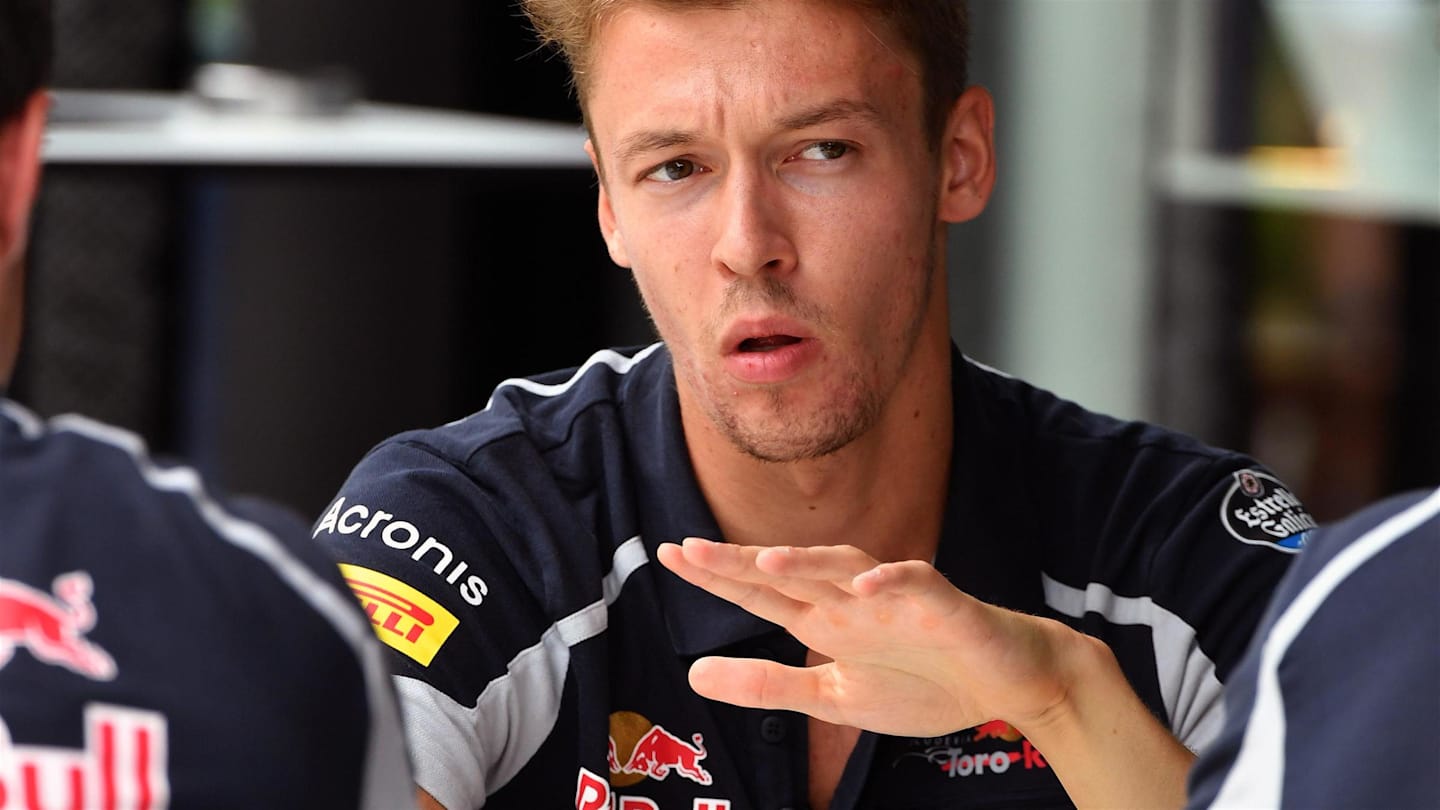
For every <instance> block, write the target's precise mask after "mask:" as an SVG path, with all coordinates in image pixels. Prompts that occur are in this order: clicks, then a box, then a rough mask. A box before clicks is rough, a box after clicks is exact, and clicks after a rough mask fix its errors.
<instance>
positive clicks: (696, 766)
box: [607, 711, 714, 787]
mask: <svg viewBox="0 0 1440 810" xmlns="http://www.w3.org/2000/svg"><path fill="white" fill-rule="evenodd" d="M705 757H706V751H705V738H704V737H703V736H702V735H700V734H692V735H690V741H689V742H686V741H685V740H683V739H681V738H680V737H677V736H676V735H674V734H671V733H670V732H669V731H667V730H666V729H665V728H664V727H663V726H660V725H657V724H654V723H651V722H650V721H649V720H648V719H646V718H645V716H644V715H640V714H636V713H635V712H623V711H622V712H614V713H612V714H611V715H610V749H609V751H608V753H607V758H608V759H609V762H610V784H612V785H614V786H616V787H627V786H629V785H633V784H635V783H637V782H640V781H641V780H643V779H645V778H646V777H649V778H651V779H654V780H657V781H664V780H665V779H666V778H667V777H669V776H670V774H672V773H674V774H676V775H678V776H680V777H682V778H685V779H689V780H690V781H692V782H695V783H696V784H700V785H709V784H711V783H712V782H714V779H712V778H711V776H710V772H709V771H707V770H705V767H704V766H703V765H701V764H700V760H702V759H704V758H705Z"/></svg>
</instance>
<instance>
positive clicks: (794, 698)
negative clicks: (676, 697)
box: [690, 657, 828, 719]
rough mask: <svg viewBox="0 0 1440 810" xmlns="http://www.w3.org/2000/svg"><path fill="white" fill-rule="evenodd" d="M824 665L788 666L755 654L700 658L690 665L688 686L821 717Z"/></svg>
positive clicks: (724, 698) (727, 699)
mask: <svg viewBox="0 0 1440 810" xmlns="http://www.w3.org/2000/svg"><path fill="white" fill-rule="evenodd" d="M823 668H824V667H823V666H822V667H787V666H785V665H784V664H777V663H775V662H774V661H766V660H763V659H758V658H719V657H708V658H701V659H700V660H698V661H696V662H695V663H694V664H692V665H691V666H690V687H691V688H692V689H694V690H695V692H696V693H697V694H699V695H700V696H702V697H707V698H710V699H711V700H718V701H721V702H722V703H732V704H734V705H736V706H748V707H750V708H753V709H780V710H785V711H795V712H801V713H803V714H809V715H814V716H816V717H821V719H824V717H823V715H825V714H828V712H827V711H825V707H823V706H821V705H820V703H821V701H820V699H819V696H820V672H819V670H821V669H823Z"/></svg>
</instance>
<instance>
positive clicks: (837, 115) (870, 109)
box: [780, 99, 885, 130]
mask: <svg viewBox="0 0 1440 810" xmlns="http://www.w3.org/2000/svg"><path fill="white" fill-rule="evenodd" d="M854 118H859V119H861V120H863V121H866V122H868V123H871V124H874V125H876V126H882V125H883V124H884V122H885V117H884V116H882V115H881V114H880V110H879V109H878V108H876V107H875V105H873V104H871V103H869V102H868V101H852V100H850V99H840V100H839V101H832V102H829V103H827V104H821V105H819V106H817V107H811V108H809V109H805V110H801V111H799V112H797V113H793V114H791V115H787V116H785V117H784V118H782V119H780V127H781V128H782V129H785V130H797V129H809V128H810V127H818V126H820V125H821V124H828V123H830V122H832V121H843V120H846V119H854Z"/></svg>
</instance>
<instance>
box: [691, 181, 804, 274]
mask: <svg viewBox="0 0 1440 810" xmlns="http://www.w3.org/2000/svg"><path fill="white" fill-rule="evenodd" d="M726 179H727V181H728V182H727V183H726V186H725V190H724V193H723V195H722V198H721V203H720V206H721V210H720V217H721V221H720V228H719V235H718V237H717V238H716V241H715V248H714V252H713V254H712V258H713V259H714V261H715V264H716V265H717V266H719V267H721V268H723V269H724V270H726V271H728V272H730V273H734V274H735V275H738V276H754V275H758V274H760V273H762V272H769V273H788V272H789V271H790V270H792V269H793V268H794V267H795V263H796V259H797V257H796V251H795V245H794V242H792V241H791V238H790V235H789V224H788V222H787V221H786V217H785V214H784V211H783V207H782V205H781V201H780V199H779V195H780V194H781V191H780V189H778V188H775V187H774V186H773V185H772V183H771V182H767V180H768V178H765V177H763V176H757V175H752V174H746V173H741V172H737V173H734V174H732V175H731V176H730V177H728V178H726Z"/></svg>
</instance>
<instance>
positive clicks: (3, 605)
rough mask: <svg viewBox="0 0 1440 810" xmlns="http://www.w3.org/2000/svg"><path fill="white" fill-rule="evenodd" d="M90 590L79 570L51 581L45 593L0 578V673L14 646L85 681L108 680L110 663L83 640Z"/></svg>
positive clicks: (91, 610)
mask: <svg viewBox="0 0 1440 810" xmlns="http://www.w3.org/2000/svg"><path fill="white" fill-rule="evenodd" d="M93 589H94V584H93V583H92V582H91V580H90V575H89V574H87V573H85V572H84V571H72V572H70V573H68V574H61V575H60V576H58V577H56V578H55V581H54V583H52V584H51V594H46V593H45V592H44V591H39V590H36V589H34V588H32V587H30V586H29V585H26V584H25V583H23V582H16V581H15V580H10V579H0V668H4V667H5V665H6V664H8V663H10V659H11V658H12V657H13V656H14V655H15V649H16V648H17V647H24V648H26V649H28V650H29V651H30V654H31V655H33V656H34V657H35V658H36V660H38V661H43V662H45V663H47V664H53V665H55V666H61V667H65V668H66V669H69V670H70V671H72V672H77V673H79V674H81V675H84V676H85V677H87V678H90V679H91V680H96V681H109V680H113V679H114V678H115V660H114V659H113V658H111V657H110V655H109V654H108V653H106V652H105V651H104V650H102V649H101V648H100V647H99V646H97V645H96V644H94V643H92V642H91V641H89V640H88V639H86V638H85V634H86V633H88V632H89V631H90V629H91V628H93V627H94V626H95V606H94V605H92V604H91V603H90V594H91V592H92V590H93ZM52 594H53V595H52Z"/></svg>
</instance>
